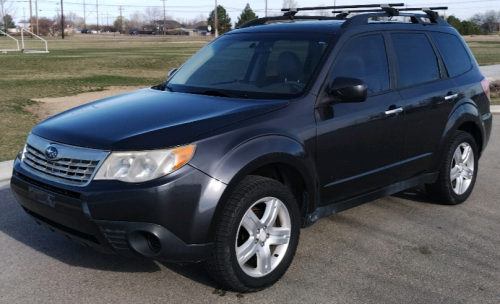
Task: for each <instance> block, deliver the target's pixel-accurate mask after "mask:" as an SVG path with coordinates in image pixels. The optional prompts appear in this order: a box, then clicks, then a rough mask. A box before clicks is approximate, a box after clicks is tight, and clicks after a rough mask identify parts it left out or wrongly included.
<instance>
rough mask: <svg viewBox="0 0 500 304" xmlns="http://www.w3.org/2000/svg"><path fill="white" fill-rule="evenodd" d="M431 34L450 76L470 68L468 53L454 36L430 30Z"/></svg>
mask: <svg viewBox="0 0 500 304" xmlns="http://www.w3.org/2000/svg"><path fill="white" fill-rule="evenodd" d="M431 36H432V38H433V39H434V42H436V45H437V47H438V49H439V52H440V53H441V55H442V56H443V60H444V63H445V64H446V69H447V70H448V74H449V75H450V77H455V76H458V75H462V74H463V73H465V72H467V71H468V70H470V69H471V68H472V62H471V60H470V57H469V54H467V51H466V50H465V49H464V45H463V44H462V43H461V42H460V40H459V39H458V38H457V37H456V36H454V35H450V34H444V33H436V32H431Z"/></svg>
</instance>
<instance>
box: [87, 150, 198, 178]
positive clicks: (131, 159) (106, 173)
mask: <svg viewBox="0 0 500 304" xmlns="http://www.w3.org/2000/svg"><path fill="white" fill-rule="evenodd" d="M194 150H195V145H187V146H182V147H177V148H173V149H166V150H151V151H134V152H112V153H111V154H110V155H109V156H108V157H107V158H106V160H105V161H104V163H103V164H102V166H101V167H100V168H99V171H97V174H96V175H95V177H94V180H120V181H123V182H128V183H140V182H145V181H148V180H152V179H155V178H158V177H162V176H164V175H167V174H169V173H172V172H174V171H175V170H177V169H179V168H180V167H182V166H183V165H185V164H186V163H187V162H188V161H189V160H190V159H191V157H193V154H194Z"/></svg>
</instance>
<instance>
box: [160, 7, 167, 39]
mask: <svg viewBox="0 0 500 304" xmlns="http://www.w3.org/2000/svg"><path fill="white" fill-rule="evenodd" d="M161 1H163V36H165V35H166V33H165V32H166V29H167V15H166V13H165V1H167V0H161Z"/></svg>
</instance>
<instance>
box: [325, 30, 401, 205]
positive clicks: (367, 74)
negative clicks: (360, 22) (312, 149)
mask: <svg viewBox="0 0 500 304" xmlns="http://www.w3.org/2000/svg"><path fill="white" fill-rule="evenodd" d="M388 62H389V61H388V59H387V53H386V47H385V39H384V35H383V34H381V33H378V34H368V35H362V36H356V37H353V38H351V39H350V40H348V41H347V42H346V43H345V44H344V46H343V47H342V49H341V50H340V52H339V53H338V55H337V56H336V59H335V61H334V63H333V65H332V67H331V70H330V73H329V76H328V79H327V80H326V81H325V82H326V84H328V83H331V82H332V81H333V80H334V79H335V78H336V77H353V78H358V79H362V80H363V81H364V83H365V84H366V86H367V88H368V97H367V99H366V101H364V102H354V103H353V102H336V103H334V104H333V105H329V106H324V107H321V108H318V109H316V118H317V147H318V149H317V171H318V177H319V186H320V189H321V191H320V192H321V201H322V204H329V203H334V202H338V201H342V200H345V199H346V198H350V197H354V196H357V195H360V194H363V193H367V192H370V191H373V190H376V189H379V188H383V187H385V186H387V185H390V184H392V183H394V182H395V181H396V180H397V176H398V173H399V170H400V166H399V161H400V159H401V153H402V147H403V123H404V117H403V115H402V113H395V114H386V111H390V110H397V111H402V106H403V101H402V99H401V97H400V95H399V93H398V92H397V90H395V89H391V84H390V77H389V64H388ZM322 94H327V93H326V92H325V91H323V93H322ZM320 98H322V97H321V96H320ZM397 111H396V112H397Z"/></svg>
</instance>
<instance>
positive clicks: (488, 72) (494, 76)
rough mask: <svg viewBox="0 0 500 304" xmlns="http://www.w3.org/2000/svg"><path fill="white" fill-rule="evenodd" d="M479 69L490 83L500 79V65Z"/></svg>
mask: <svg viewBox="0 0 500 304" xmlns="http://www.w3.org/2000/svg"><path fill="white" fill-rule="evenodd" d="M479 69H480V70H481V72H482V73H483V75H484V77H486V78H487V79H488V81H493V80H498V79H500V64H496V65H485V66H480V67H479Z"/></svg>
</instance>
